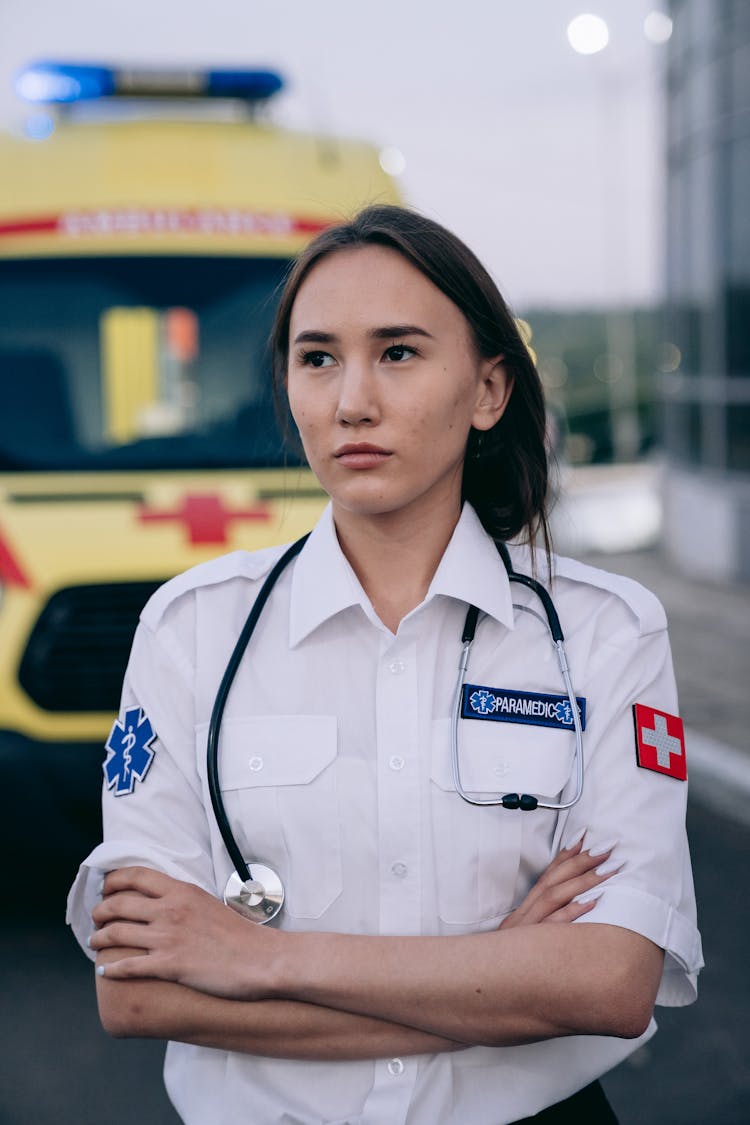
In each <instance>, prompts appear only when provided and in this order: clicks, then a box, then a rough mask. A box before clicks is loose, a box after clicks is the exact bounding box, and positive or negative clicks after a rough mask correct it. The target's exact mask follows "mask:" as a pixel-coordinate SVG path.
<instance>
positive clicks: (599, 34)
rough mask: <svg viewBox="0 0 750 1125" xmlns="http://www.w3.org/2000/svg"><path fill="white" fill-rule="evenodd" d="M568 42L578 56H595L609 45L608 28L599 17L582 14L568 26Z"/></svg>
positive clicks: (587, 13)
mask: <svg viewBox="0 0 750 1125" xmlns="http://www.w3.org/2000/svg"><path fill="white" fill-rule="evenodd" d="M567 34H568V42H569V43H570V45H571V47H572V48H573V50H574V51H577V52H578V54H579V55H596V54H597V53H598V52H599V51H603V50H604V48H605V47H606V46H607V44H608V43H609V28H608V27H607V24H606V22H605V21H604V20H603V19H602V17H601V16H595V15H592V13H590V12H584V13H582V14H581V15H580V16H576V17H575V19H573V20H571V21H570V23H569V24H568V32H567Z"/></svg>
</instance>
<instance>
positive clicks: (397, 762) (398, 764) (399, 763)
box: [388, 754, 405, 770]
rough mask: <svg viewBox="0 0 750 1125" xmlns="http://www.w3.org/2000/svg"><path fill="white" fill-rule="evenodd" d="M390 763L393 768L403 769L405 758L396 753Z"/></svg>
mask: <svg viewBox="0 0 750 1125" xmlns="http://www.w3.org/2000/svg"><path fill="white" fill-rule="evenodd" d="M388 765H389V766H390V767H391V769H392V770H402V769H403V768H404V765H405V763H404V759H403V758H399V756H398V754H394V755H393V757H392V758H389V760H388Z"/></svg>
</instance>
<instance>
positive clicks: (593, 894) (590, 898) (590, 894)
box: [573, 887, 604, 903]
mask: <svg viewBox="0 0 750 1125" xmlns="http://www.w3.org/2000/svg"><path fill="white" fill-rule="evenodd" d="M603 894H604V887H594V888H593V890H590V891H583V892H582V894H580V895H576V897H575V898H574V899H573V902H580V903H585V902H596V900H597V899H598V898H601V897H602V895H603Z"/></svg>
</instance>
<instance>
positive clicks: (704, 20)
mask: <svg viewBox="0 0 750 1125" xmlns="http://www.w3.org/2000/svg"><path fill="white" fill-rule="evenodd" d="M670 14H671V16H672V19H673V21H674V31H673V35H672V38H671V40H670V43H669V48H668V51H669V58H668V67H667V200H666V202H667V339H668V340H669V341H670V343H671V344H673V345H676V349H678V350H674V349H673V354H674V355H675V356H676V357H678V362H676V363H675V364H674V368H675V369H674V370H672V371H669V372H665V373H664V374H663V375H662V383H661V386H662V401H663V405H664V442H665V447H666V453H667V457H668V470H667V475H666V484H665V516H666V527H665V543H666V547H667V550H668V551H670V552H671V553H672V554H673V555H674V557H675V561H676V562H678V563H679V565H680V566H681V567H682V568H683V569H685V570H688V571H691V572H693V573H695V574H702V575H704V576H705V577H712V578H719V579H722V578H723V579H732V578H750V2H748V0H673V2H672V3H671V5H670Z"/></svg>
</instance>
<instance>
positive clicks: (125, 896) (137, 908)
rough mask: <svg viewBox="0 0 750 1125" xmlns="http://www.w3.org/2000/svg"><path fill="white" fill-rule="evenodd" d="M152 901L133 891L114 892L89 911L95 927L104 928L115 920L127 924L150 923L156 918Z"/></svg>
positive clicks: (154, 903)
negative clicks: (127, 922)
mask: <svg viewBox="0 0 750 1125" xmlns="http://www.w3.org/2000/svg"><path fill="white" fill-rule="evenodd" d="M155 908H156V902H155V900H154V899H152V898H149V897H147V896H145V895H142V894H139V893H136V892H134V891H116V892H113V893H112V894H109V895H107V896H106V898H103V899H102V900H101V902H98V903H97V904H96V906H95V907H94V909H93V910H92V911H91V917H92V919H93V921H94V924H95V925H96V926H106V924H107V923H108V922H114V921H115V920H116V919H121V920H126V921H129V922H151V921H153V919H154V917H155V916H156V909H155Z"/></svg>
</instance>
